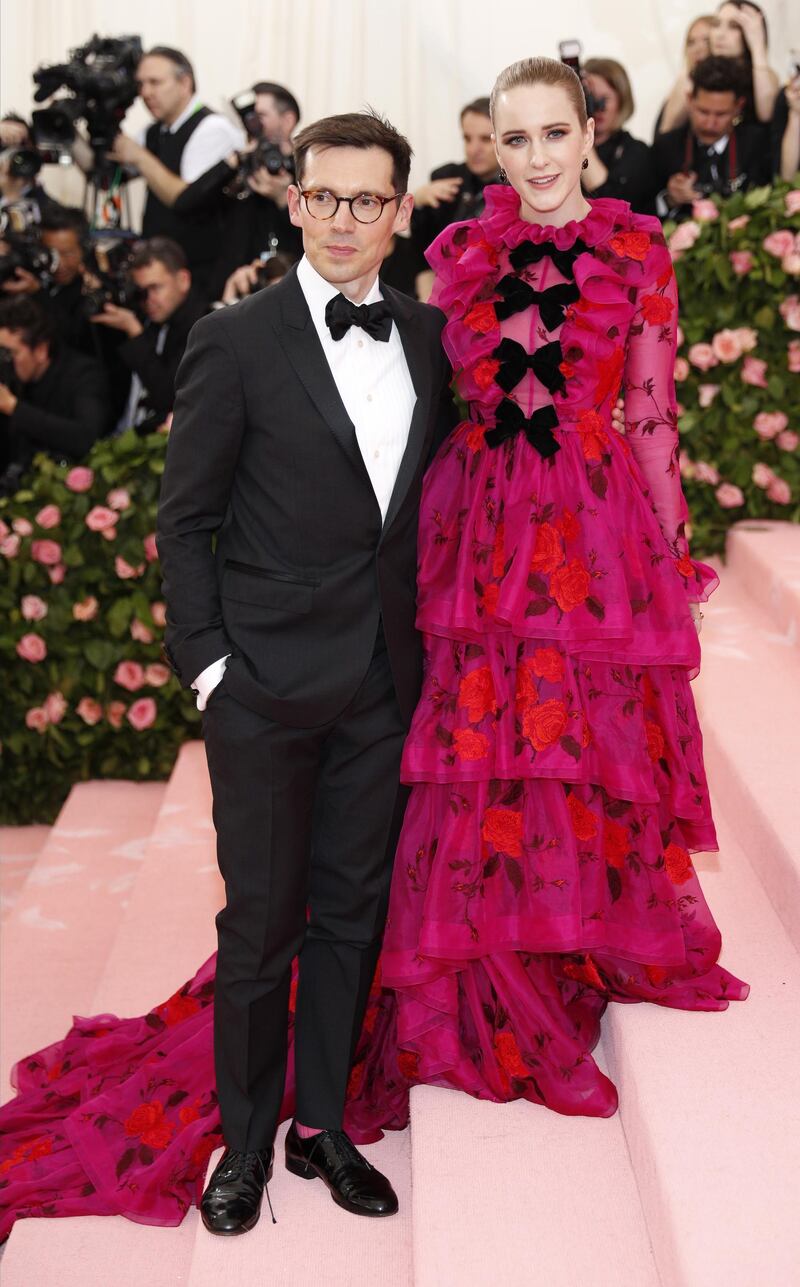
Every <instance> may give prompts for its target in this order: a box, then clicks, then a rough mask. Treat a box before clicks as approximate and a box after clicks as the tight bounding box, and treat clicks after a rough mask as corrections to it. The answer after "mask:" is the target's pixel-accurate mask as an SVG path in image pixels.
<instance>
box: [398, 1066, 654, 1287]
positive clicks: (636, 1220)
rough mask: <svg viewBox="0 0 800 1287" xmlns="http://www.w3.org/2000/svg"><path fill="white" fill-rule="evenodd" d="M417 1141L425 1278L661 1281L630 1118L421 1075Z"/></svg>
mask: <svg viewBox="0 0 800 1287" xmlns="http://www.w3.org/2000/svg"><path fill="white" fill-rule="evenodd" d="M601 1058H602V1056H601ZM411 1141H412V1181H413V1215H414V1287H485V1285H486V1284H492V1283H497V1284H498V1285H499V1284H509V1285H511V1284H513V1285H514V1287H517V1284H519V1285H520V1287H522V1285H523V1284H524V1287H576V1285H577V1284H586V1287H658V1284H659V1282H660V1281H661V1280H660V1279H659V1277H658V1273H657V1271H656V1267H655V1263H654V1260H653V1255H652V1252H651V1249H650V1244H649V1241H648V1235H647V1228H646V1226H645V1220H644V1215H643V1212H642V1208H641V1204H640V1201H639V1194H638V1190H637V1186H636V1180H635V1178H634V1174H633V1171H632V1168H631V1164H630V1159H629V1156H628V1149H627V1145H626V1142H625V1136H624V1133H623V1129H622V1123H621V1121H620V1118H619V1117H614V1118H607V1119H602V1120H598V1119H590V1118H582V1117H561V1116H559V1115H558V1114H556V1113H551V1112H549V1111H548V1110H547V1109H545V1108H540V1107H538V1106H537V1105H534V1104H529V1103H526V1102H523V1101H519V1102H517V1103H513V1104H491V1103H487V1102H485V1101H481V1100H476V1099H470V1098H469V1097H468V1096H466V1095H462V1094H458V1093H456V1092H455V1091H448V1090H438V1089H435V1088H434V1087H431V1086H420V1087H415V1088H414V1090H412V1092H411ZM666 1281H667V1280H666V1279H665V1280H664V1282H665V1283H666ZM670 1287H677V1285H676V1284H673V1283H670Z"/></svg>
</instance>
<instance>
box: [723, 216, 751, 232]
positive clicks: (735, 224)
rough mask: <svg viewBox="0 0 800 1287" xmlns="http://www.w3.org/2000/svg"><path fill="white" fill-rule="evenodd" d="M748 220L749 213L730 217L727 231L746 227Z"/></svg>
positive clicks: (735, 230) (737, 230)
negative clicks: (733, 217)
mask: <svg viewBox="0 0 800 1287" xmlns="http://www.w3.org/2000/svg"><path fill="white" fill-rule="evenodd" d="M749 222H750V216H749V215H737V216H736V218H735V219H731V221H730V223H729V224H728V232H739V230H740V229H741V228H746V227H747V225H748V224H749Z"/></svg>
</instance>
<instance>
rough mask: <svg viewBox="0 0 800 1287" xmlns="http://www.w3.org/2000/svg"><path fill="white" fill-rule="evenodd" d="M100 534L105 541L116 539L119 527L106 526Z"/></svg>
mask: <svg viewBox="0 0 800 1287" xmlns="http://www.w3.org/2000/svg"><path fill="white" fill-rule="evenodd" d="M100 535H101V536H102V538H103V540H104V541H116V539H117V529H116V528H115V527H104V528H103V530H102V532H101V533H100Z"/></svg>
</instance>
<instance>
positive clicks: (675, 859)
mask: <svg viewBox="0 0 800 1287" xmlns="http://www.w3.org/2000/svg"><path fill="white" fill-rule="evenodd" d="M664 865H665V867H666V869H667V875H668V876H669V878H670V880H671V881H672V883H673V885H685V884H686V881H687V880H689V879H690V878H691V875H692V860H691V858H690V857H689V855H688V853H687V852H686V850H685V849H681V847H680V845H676V844H671V845H667V847H666V849H665V850H664Z"/></svg>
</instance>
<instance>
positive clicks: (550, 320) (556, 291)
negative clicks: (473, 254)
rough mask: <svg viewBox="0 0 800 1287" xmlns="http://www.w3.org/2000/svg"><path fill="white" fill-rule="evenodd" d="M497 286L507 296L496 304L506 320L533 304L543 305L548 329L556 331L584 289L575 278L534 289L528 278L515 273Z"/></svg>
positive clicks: (541, 315) (542, 314)
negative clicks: (579, 287)
mask: <svg viewBox="0 0 800 1287" xmlns="http://www.w3.org/2000/svg"><path fill="white" fill-rule="evenodd" d="M497 290H498V292H499V294H501V295H502V296H503V298H502V300H501V301H500V303H498V304H495V306H494V311H495V313H496V314H497V317H498V318H499V319H500V320H501V321H502V320H503V318H505V317H511V316H512V314H514V313H522V312H523V311H524V310H525V309H526V308H530V306H531V304H536V305H537V306H538V308H539V316H540V317H541V319H542V321H543V323H544V325H545V326H546V328H547V330H548V331H554V330H555V329H556V327H557V326H560V325H561V323H562V322H563V321H564V309H565V308H566V307H567V305H568V304H574V303H575V301H576V300H578V299H580V295H581V293H580V291H579V290H578V287H577V286H576V285H575V284H574V283H573V282H562V283H561V284H560V285H559V286H550V287H549V288H548V289H547V290H534V288H533V286H529V285H528V283H527V282H523V281H520V279H519V277H514V276H513V275H512V274H511V273H509V274H508V276H507V277H503V278H501V280H500V281H499V282H498V283H497Z"/></svg>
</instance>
